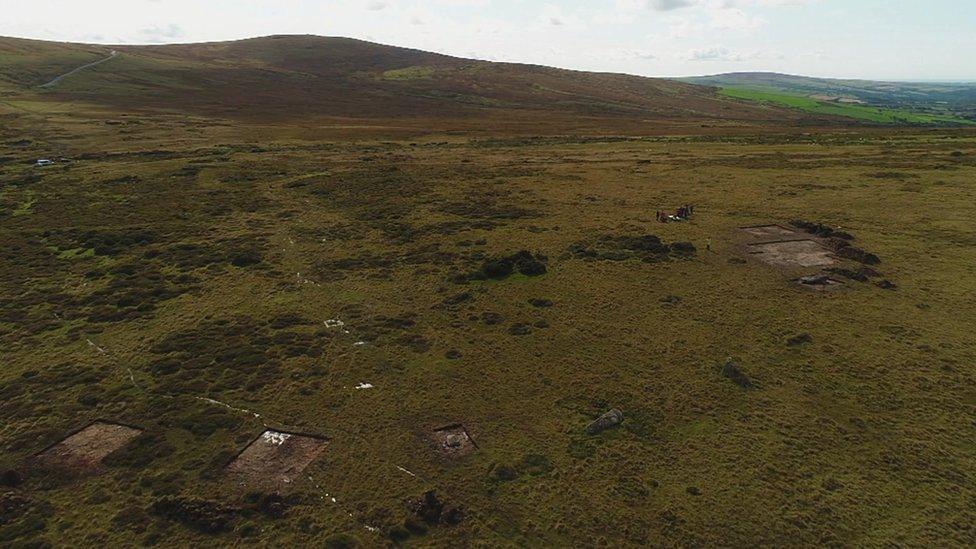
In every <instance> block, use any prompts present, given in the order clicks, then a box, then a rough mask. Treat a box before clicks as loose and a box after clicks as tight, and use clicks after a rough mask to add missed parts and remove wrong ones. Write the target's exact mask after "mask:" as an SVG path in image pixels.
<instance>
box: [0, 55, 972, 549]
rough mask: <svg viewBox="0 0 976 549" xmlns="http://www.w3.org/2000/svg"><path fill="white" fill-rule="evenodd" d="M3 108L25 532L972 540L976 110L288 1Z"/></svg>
mask: <svg viewBox="0 0 976 549" xmlns="http://www.w3.org/2000/svg"><path fill="white" fill-rule="evenodd" d="M112 51H116V52H117V54H116V55H115V56H114V57H112V58H111V59H109V60H107V61H105V62H103V63H100V64H98V65H94V66H91V67H89V68H87V69H85V70H82V71H79V72H77V73H74V74H71V75H70V76H68V77H65V78H64V79H62V80H60V81H58V82H57V83H56V84H55V85H52V86H43V84H45V83H47V82H50V81H51V80H52V79H54V78H56V77H57V76H59V75H61V74H65V73H68V72H69V71H72V70H73V69H75V68H77V67H79V66H83V65H87V64H90V63H93V62H96V61H98V60H100V59H105V58H107V57H109V56H110V55H111V52H112ZM0 119H2V124H0V254H2V263H0V264H2V268H0V292H2V294H0V295H2V296H3V299H2V300H0V419H2V421H0V484H2V486H0V545H5V546H7V545H9V546H18V545H19V546H35V547H36V546H45V545H53V546H90V545H96V544H99V545H107V546H132V545H144V546H152V545H159V546H186V545H204V544H205V545H238V544H261V545H317V546H323V545H324V546H327V547H352V546H364V547H373V546H385V545H406V546H448V545H451V546H465V545H473V546H530V547H531V546H539V547H541V546H587V547H591V546H600V547H624V546H644V545H651V546H753V545H776V546H795V545H803V546H814V545H816V546H850V545H858V546H892V545H895V546H960V547H962V546H972V545H973V544H974V543H976V529H974V528H973V524H974V523H976V511H974V509H976V506H974V503H976V486H974V483H973V479H974V475H976V467H974V463H976V444H974V442H973V440H974V439H973V437H972V433H973V428H974V425H976V383H974V382H976V375H974V372H973V362H974V359H976V348H974V345H973V342H972V327H973V323H974V320H976V299H974V295H976V292H974V290H976V277H974V275H976V272H974V267H973V265H976V231H974V226H973V223H972V220H973V218H974V216H976V200H974V199H976V187H974V176H976V133H974V131H973V130H972V129H971V128H968V127H965V126H956V125H950V124H939V125H931V124H929V125H924V124H922V125H913V124H908V123H898V124H881V123H877V122H871V121H865V120H856V119H851V118H849V117H843V116H836V115H834V114H831V113H811V112H805V111H803V110H799V109H790V108H787V107H785V106H782V105H777V104H771V103H756V102H752V101H747V100H743V99H739V98H734V97H729V96H727V95H725V94H722V93H720V92H719V91H718V90H716V89H715V88H710V87H702V86H695V85H693V84H687V83H681V82H674V81H668V80H657V79H646V78H638V77H631V76H622V75H609V74H592V73H576V72H571V71H561V70H557V69H549V68H544V67H533V66H524V65H511V64H494V63H487V62H477V61H469V60H460V59H456V58H450V57H446V56H439V55H435V54H429V53H424V52H417V51H414V50H405V49H400V48H391V47H386V46H379V45H375V44H369V43H364V42H358V41H352V40H346V39H327V38H318V37H293V36H289V37H268V38H263V39H255V40H248V41H241V42H233V43H214V44H197V45H183V46H152V47H135V46H117V47H111V48H108V47H102V46H90V45H78V44H55V43H47V42H34V41H23V40H15V39H3V40H0ZM41 158H45V159H51V160H53V164H52V165H49V166H36V165H35V162H36V160H37V159H41ZM685 205H691V206H693V213H692V215H691V216H690V217H689V218H688V219H686V220H671V221H670V222H667V223H662V222H660V221H659V220H658V217H659V212H661V211H666V212H668V213H673V212H675V210H676V209H677V208H679V207H682V206H685ZM612 409H615V410H619V411H620V412H621V416H622V418H623V419H622V421H620V422H619V424H616V425H610V426H609V427H610V428H607V429H602V430H601V429H588V426H589V425H591V424H592V422H594V420H596V419H597V418H599V417H600V416H601V415H603V414H605V413H606V412H608V411H609V410H612Z"/></svg>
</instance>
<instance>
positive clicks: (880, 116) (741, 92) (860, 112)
mask: <svg viewBox="0 0 976 549" xmlns="http://www.w3.org/2000/svg"><path fill="white" fill-rule="evenodd" d="M719 93H721V94H722V95H725V96H727V97H733V98H736V99H745V100H748V101H758V102H761V103H771V104H774V105H782V106H786V107H792V108H795V109H800V110H802V111H805V112H810V113H817V114H829V115H835V116H846V117H849V118H856V119H858V120H868V121H870V122H880V123H882V124H933V125H944V124H965V125H973V122H972V121H969V120H966V119H964V118H959V117H956V116H950V115H936V114H925V113H918V112H913V111H909V110H905V109H889V108H883V107H869V106H864V105H850V104H843V103H833V102H829V101H818V100H816V99H813V98H810V97H804V96H802V95H795V94H790V93H784V92H781V91H776V90H767V89H756V88H722V89H721V91H720V92H719Z"/></svg>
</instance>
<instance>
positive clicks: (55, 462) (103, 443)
mask: <svg viewBox="0 0 976 549" xmlns="http://www.w3.org/2000/svg"><path fill="white" fill-rule="evenodd" d="M141 432H142V431H141V430H139V429H136V428H135V427H129V426H126V425H119V424H116V423H108V422H103V421H96V422H95V423H92V424H91V425H89V426H88V427H85V428H84V429H82V430H80V431H78V432H77V433H75V434H73V435H71V436H69V437H67V438H65V439H64V440H62V441H61V442H59V443H57V444H55V445H54V446H51V447H50V448H48V449H47V450H44V451H43V452H41V453H40V454H39V455H38V456H37V459H38V460H39V461H40V462H41V463H42V464H43V465H46V466H55V467H64V468H67V469H72V470H77V471H88V470H92V469H97V468H98V467H99V465H101V463H102V460H103V459H105V457H106V456H108V455H109V454H111V453H112V452H114V451H116V450H118V449H119V448H121V447H123V446H125V445H126V443H128V442H129V441H130V440H132V439H133V438H135V437H137V436H139V433H141Z"/></svg>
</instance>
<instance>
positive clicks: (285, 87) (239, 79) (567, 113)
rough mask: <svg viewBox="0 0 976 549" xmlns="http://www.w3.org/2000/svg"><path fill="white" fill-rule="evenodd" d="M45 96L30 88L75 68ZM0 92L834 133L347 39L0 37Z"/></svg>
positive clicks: (712, 98)
mask: <svg viewBox="0 0 976 549" xmlns="http://www.w3.org/2000/svg"><path fill="white" fill-rule="evenodd" d="M111 50H117V51H118V52H119V55H118V56H117V57H115V58H112V59H111V60H109V61H107V62H104V63H101V64H98V65H97V66H93V67H91V68H89V69H86V70H83V71H79V72H77V73H75V74H72V75H71V76H70V77H67V78H64V79H63V80H61V81H59V82H58V83H57V85H55V86H52V87H51V88H50V89H44V90H38V88H37V86H39V85H40V84H42V83H44V82H48V81H50V80H52V79H53V78H55V77H57V76H59V75H61V74H63V73H66V72H68V71H70V70H71V69H73V68H77V67H79V66H82V65H85V64H87V63H91V62H93V61H96V60H98V59H102V58H105V57H106V55H107V54H108V53H109V52H110V51H111ZM0 92H2V93H5V94H7V95H9V94H27V93H34V94H39V96H40V97H41V98H45V97H50V98H52V99H57V100H66V99H67V100H79V101H85V102H87V103H92V104H100V105H107V106H112V107H118V108H125V109H147V110H150V109H151V110H159V109H162V110H175V111H179V112H186V113H194V114H201V115H219V116H226V117H234V118H241V119H258V120H261V119H268V120H281V119H311V118H315V117H332V118H336V117H340V118H341V117H348V118H357V119H358V118H374V119H406V118H437V119H455V120H461V121H465V123H473V121H475V120H479V119H487V120H505V121H511V120H535V119H538V120H544V121H546V122H547V123H548V122H554V123H558V124H565V125H567V127H570V126H571V124H572V123H576V122H578V121H580V120H598V121H605V122H600V124H603V125H608V126H613V125H614V124H618V123H624V122H625V123H626V124H628V125H630V126H628V127H631V126H634V125H639V124H674V125H688V126H691V125H696V126H697V125H712V124H716V125H796V124H806V125H814V124H820V125H836V124H843V123H844V122H843V120H842V119H839V118H835V117H831V116H819V115H810V114H805V113H802V112H797V111H794V110H791V109H786V108H779V107H771V106H767V105H758V104H751V103H749V102H746V101H740V100H736V99H734V98H729V97H725V96H723V95H721V94H719V93H717V92H716V90H715V89H713V88H709V87H704V86H700V85H696V84H692V83H686V82H677V81H674V80H668V79H660V78H644V77H638V76H630V75H623V74H610V73H593V72H581V71H571V70H563V69H556V68H550V67H543V66H537V65H523V64H513V63H495V62H488V61H477V60H470V59H461V58H456V57H451V56H447V55H441V54H436V53H430V52H424V51H420V50H414V49H408V48H401V47H395V46H386V45H381V44H375V43H371V42H365V41H361V40H354V39H350V38H333V37H321V36H306V35H297V36H296V35H282V36H268V37H262V38H253V39H246V40H236V41H231V42H211V43H200V44H176V45H162V46H124V45H121V46H94V45H85V44H65V43H55V42H43V41H35V40H23V39H14V38H0Z"/></svg>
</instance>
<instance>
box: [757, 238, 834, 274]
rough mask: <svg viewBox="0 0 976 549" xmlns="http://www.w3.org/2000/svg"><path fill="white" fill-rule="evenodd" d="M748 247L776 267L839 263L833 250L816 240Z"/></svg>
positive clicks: (816, 265) (759, 244)
mask: <svg viewBox="0 0 976 549" xmlns="http://www.w3.org/2000/svg"><path fill="white" fill-rule="evenodd" d="M747 249H748V251H749V253H750V254H752V255H754V256H755V257H756V258H758V259H759V260H760V261H762V262H764V263H768V264H770V265H773V266H776V267H785V268H796V267H802V268H806V267H827V266H830V265H834V264H836V263H837V261H836V260H835V259H834V257H833V255H832V253H831V251H830V250H829V249H827V248H825V247H824V246H822V245H820V244H819V243H818V242H816V241H814V240H781V241H776V242H759V243H756V244H749V245H748V246H747Z"/></svg>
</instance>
